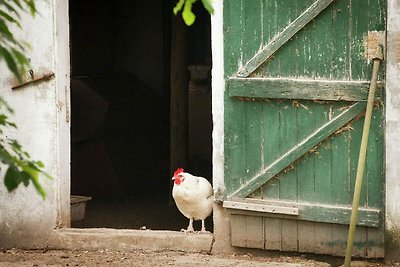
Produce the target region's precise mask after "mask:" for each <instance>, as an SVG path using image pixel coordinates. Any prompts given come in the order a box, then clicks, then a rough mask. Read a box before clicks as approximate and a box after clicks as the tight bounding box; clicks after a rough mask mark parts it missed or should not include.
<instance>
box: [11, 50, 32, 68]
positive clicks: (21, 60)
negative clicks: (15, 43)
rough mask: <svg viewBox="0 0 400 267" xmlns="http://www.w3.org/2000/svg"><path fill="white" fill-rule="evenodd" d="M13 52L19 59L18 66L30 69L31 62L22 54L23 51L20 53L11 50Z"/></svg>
mask: <svg viewBox="0 0 400 267" xmlns="http://www.w3.org/2000/svg"><path fill="white" fill-rule="evenodd" d="M11 52H12V53H13V55H14V57H15V58H16V59H17V62H18V64H19V65H20V66H21V67H22V69H23V68H24V67H28V66H29V60H28V59H27V58H26V56H25V55H24V54H22V53H21V51H18V50H17V49H15V48H12V49H11Z"/></svg>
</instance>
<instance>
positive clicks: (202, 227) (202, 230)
mask: <svg viewBox="0 0 400 267" xmlns="http://www.w3.org/2000/svg"><path fill="white" fill-rule="evenodd" d="M200 233H202V234H204V233H207V231H206V226H205V225H204V220H201V231H200Z"/></svg>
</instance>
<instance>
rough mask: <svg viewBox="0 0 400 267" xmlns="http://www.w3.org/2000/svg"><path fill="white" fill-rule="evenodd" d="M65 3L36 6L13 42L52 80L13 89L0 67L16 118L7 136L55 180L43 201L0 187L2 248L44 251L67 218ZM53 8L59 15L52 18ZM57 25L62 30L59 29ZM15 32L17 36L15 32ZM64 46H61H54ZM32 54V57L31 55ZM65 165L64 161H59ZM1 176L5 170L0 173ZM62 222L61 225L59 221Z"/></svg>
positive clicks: (0, 83) (1, 85)
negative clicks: (52, 76) (25, 46)
mask: <svg viewBox="0 0 400 267" xmlns="http://www.w3.org/2000/svg"><path fill="white" fill-rule="evenodd" d="M65 2H66V1H57V2H56V1H38V2H37V4H38V6H37V8H38V10H40V15H38V16H36V17H35V19H32V18H31V17H29V16H28V15H26V16H24V17H23V19H22V25H24V31H23V32H22V31H18V33H17V37H18V38H19V39H21V40H25V41H27V42H28V43H30V45H31V47H32V49H31V50H29V51H28V52H27V54H28V57H29V58H30V59H31V65H32V69H33V71H34V73H35V75H36V76H37V77H38V76H39V75H41V74H43V73H48V72H54V73H55V76H56V78H55V79H53V80H51V81H48V82H43V83H39V84H36V85H32V86H28V87H25V88H21V89H20V90H15V91H13V90H11V87H12V85H15V84H16V81H15V79H14V78H13V76H12V75H11V73H10V72H9V71H8V69H7V68H6V67H5V65H4V63H2V64H1V65H0V73H1V74H2V75H1V78H0V90H1V92H0V94H1V96H2V97H4V98H5V99H6V101H7V102H8V103H9V104H10V106H11V107H13V108H14V110H15V114H14V116H12V120H13V121H14V122H16V124H17V125H18V130H17V131H10V132H7V133H6V135H8V136H11V137H13V138H16V139H17V140H18V141H19V142H20V143H21V144H22V146H23V148H24V149H25V150H27V151H28V152H29V153H30V154H31V157H32V158H33V159H35V160H41V161H43V162H44V164H45V170H46V172H48V173H49V174H51V175H52V176H53V177H54V179H52V180H46V181H45V179H42V184H43V185H44V186H45V189H46V191H47V198H46V200H45V201H43V200H42V199H41V197H40V196H39V195H38V194H37V193H36V191H35V190H34V188H33V187H32V185H29V186H28V187H27V188H25V187H23V186H20V187H19V188H18V189H17V190H15V191H14V192H12V193H7V190H6V188H5V187H4V184H3V177H1V183H0V247H2V248H7V247H27V248H36V247H42V246H44V244H45V241H46V240H47V238H48V235H49V234H50V232H51V231H52V230H53V229H54V228H55V227H56V226H57V225H58V224H63V222H64V223H67V222H68V218H69V208H68V205H69V194H67V192H69V176H68V173H69V165H68V157H69V140H68V136H69V130H68V122H67V113H66V110H67V109H68V103H67V102H66V98H67V97H68V95H69V85H68V80H69V57H68V49H67V48H68V14H66V12H65V11H66V10H68V8H67V7H66V5H67V3H65ZM56 3H57V5H58V6H57V7H58V9H57V10H59V11H60V12H61V13H60V14H58V16H57V19H56V20H55V18H56V16H55V13H56ZM59 26H60V27H59ZM15 32H16V31H15ZM58 41H62V43H58ZM32 51H34V52H32ZM62 160H66V161H65V162H61V161H62ZM1 171H2V172H1V174H2V175H3V174H4V168H2V169H1ZM61 218H63V219H64V220H62V219H61Z"/></svg>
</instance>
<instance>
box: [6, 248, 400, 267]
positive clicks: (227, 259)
mask: <svg viewBox="0 0 400 267" xmlns="http://www.w3.org/2000/svg"><path fill="white" fill-rule="evenodd" d="M342 263H343V259H340V258H336V259H334V260H332V259H318V260H316V259H310V258H309V256H307V255H299V256H282V255H277V256H268V257H267V256H265V255H264V256H260V255H255V254H246V255H207V254H189V253H184V252H176V251H164V252H150V251H134V252H112V251H107V250H106V251H65V250H29V251H26V250H16V249H11V250H5V251H2V252H0V267H3V266H5V267H14V266H15V267H17V266H18V267H27V266H29V267H36V266H37V267H39V266H88V267H90V266H130V267H131V266H215V267H217V266H218V267H221V266H236V267H245V266H254V267H261V266H288V267H295V266H296V267H297V266H340V265H341V264H342ZM352 266H358V267H363V266H365V267H375V266H400V263H397V264H383V263H382V262H379V261H354V262H352Z"/></svg>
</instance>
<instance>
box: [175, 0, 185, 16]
mask: <svg viewBox="0 0 400 267" xmlns="http://www.w3.org/2000/svg"><path fill="white" fill-rule="evenodd" d="M184 4H185V0H179V2H178V3H177V4H176V6H175V7H174V10H173V11H174V14H175V15H176V14H178V12H179V11H181V10H182V7H183V5H184Z"/></svg>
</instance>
